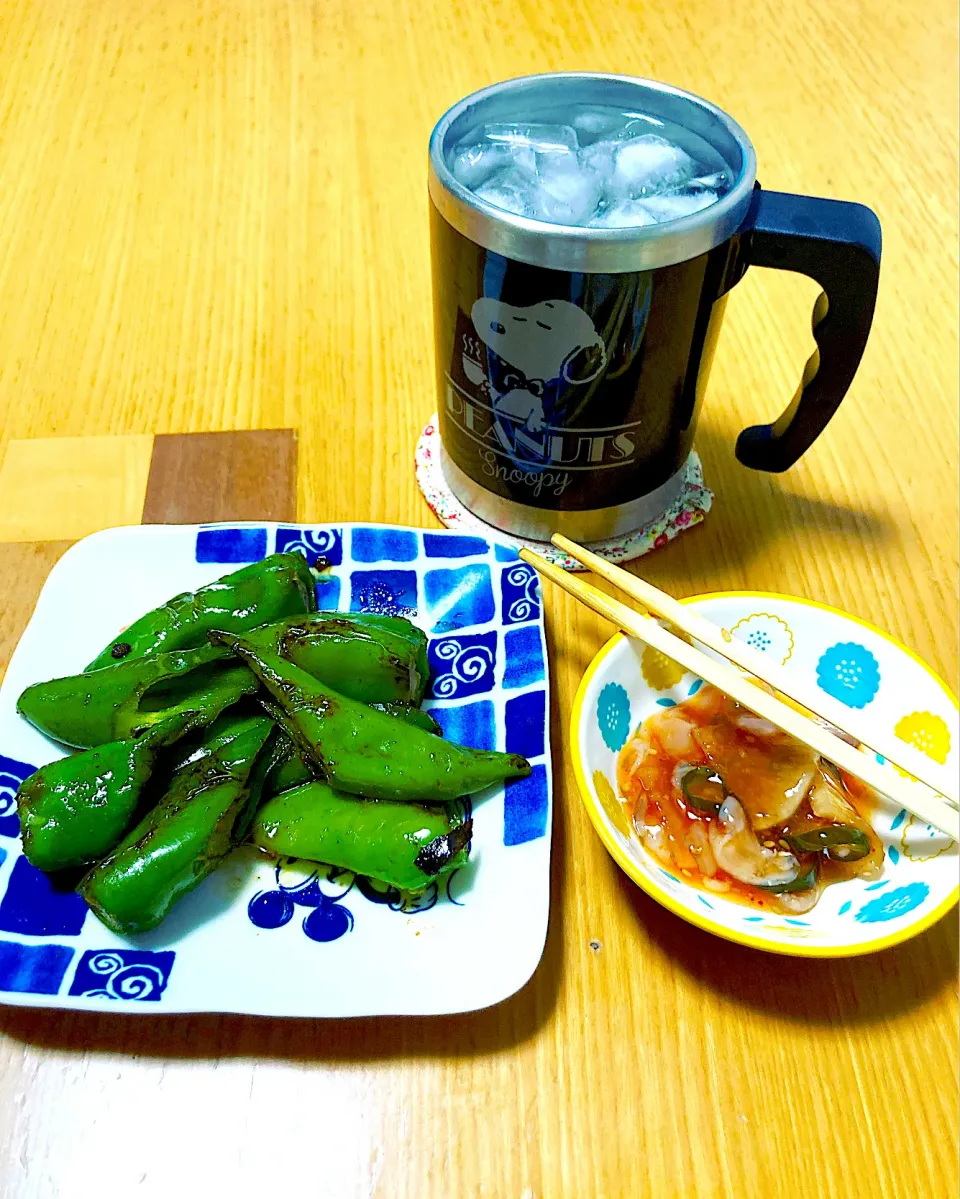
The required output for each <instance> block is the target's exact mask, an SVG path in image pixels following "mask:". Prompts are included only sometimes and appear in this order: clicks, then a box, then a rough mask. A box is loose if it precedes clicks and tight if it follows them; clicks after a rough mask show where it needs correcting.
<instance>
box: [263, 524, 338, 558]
mask: <svg viewBox="0 0 960 1199" xmlns="http://www.w3.org/2000/svg"><path fill="white" fill-rule="evenodd" d="M276 549H277V552H278V553H290V551H291V550H298V551H299V552H300V553H301V554H303V556H304V557H305V558H306V559H307V561H308V562H309V563H310V565H311V566H313V565H314V563H315V562H316V560H317V559H318V558H326V559H327V561H328V562H330V563H331V565H338V564H339V563H340V562H341V561H342V560H343V534H342V533H341V531H340V530H339V529H312V530H310V529H277V539H276Z"/></svg>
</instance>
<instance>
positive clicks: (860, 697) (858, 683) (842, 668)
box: [817, 641, 880, 708]
mask: <svg viewBox="0 0 960 1199" xmlns="http://www.w3.org/2000/svg"><path fill="white" fill-rule="evenodd" d="M817 682H818V683H819V684H820V687H821V688H822V690H824V691H826V693H827V695H832V696H833V698H834V699H838V700H840V702H841V703H844V704H846V705H847V707H848V708H865V707H866V706H867V704H869V703H870V702H871V700H872V699H873V698H874V696H875V695H876V694H877V692H878V691H879V690H880V666H879V664H878V663H877V659H876V658H875V657H874V656H873V654H871V652H870V651H869V650H868V649H867V647H866V646H865V645H859V644H858V643H857V642H856V641H840V642H838V643H837V644H836V645H831V646H830V648H829V649H828V650H827V651H826V652H825V653H824V654H823V655H822V657H821V658H820V661H819V662H818V663H817Z"/></svg>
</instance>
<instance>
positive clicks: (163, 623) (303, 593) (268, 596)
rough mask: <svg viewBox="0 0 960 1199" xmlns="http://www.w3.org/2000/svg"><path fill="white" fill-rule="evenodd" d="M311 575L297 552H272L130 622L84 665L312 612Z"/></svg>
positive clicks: (106, 663)
mask: <svg viewBox="0 0 960 1199" xmlns="http://www.w3.org/2000/svg"><path fill="white" fill-rule="evenodd" d="M316 606H317V599H316V589H315V586H314V581H313V576H312V575H311V573H310V568H309V566H308V565H307V560H306V558H304V557H303V555H302V554H297V553H289V554H271V555H270V557H268V558H264V559H263V560H262V561H260V562H253V563H251V564H250V565H249V566H244V567H243V568H242V569H241V570H236V571H234V572H233V573H232V574H228V575H224V576H223V578H221V579H218V580H217V581H216V582H215V583H209V584H208V585H207V586H206V587H200V588H198V590H196V591H185V592H184V593H183V594H182V595H176V596H174V597H173V599H170V600H168V601H167V602H166V603H165V604H161V606H160V607H159V608H154V609H153V611H151V612H148V613H147V614H146V615H145V616H141V617H140V619H139V620H136V621H134V623H133V624H132V625H130V627H129V628H127V629H125V630H124V631H123V634H122V635H121V636H119V637H117V638H115V639H114V640H113V641H111V642H110V644H109V645H108V646H106V648H105V649H104V650H103V651H102V653H100V654H98V655H97V657H96V658H94V660H93V661H92V662H91V663H90V665H89V666H88V667H87V669H88V670H97V669H99V668H100V667H101V666H110V665H112V664H113V663H114V662H117V661H121V660H123V659H127V658H143V657H145V656H146V655H148V654H157V653H160V652H162V651H165V650H175V649H193V648H195V647H196V646H199V645H204V644H205V643H206V636H207V630H208V629H230V630H231V631H233V632H245V631H246V630H247V629H253V628H256V627H257V626H258V625H263V624H268V623H269V622H270V621H275V620H280V619H282V618H283V617H285V616H295V615H298V614H302V613H304V612H313V611H315V610H316Z"/></svg>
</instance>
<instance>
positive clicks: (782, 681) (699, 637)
mask: <svg viewBox="0 0 960 1199" xmlns="http://www.w3.org/2000/svg"><path fill="white" fill-rule="evenodd" d="M553 543H554V545H556V546H557V547H558V549H562V550H563V551H564V552H565V553H567V554H569V555H570V556H571V557H572V558H575V559H576V560H577V561H578V562H582V563H583V565H584V566H587V567H589V568H590V569H591V570H592V571H593V572H594V574H597V575H599V576H600V577H601V578H603V579H606V580H607V581H608V582H611V583H613V584H614V585H615V586H616V587H618V588H619V589H620V590H621V591H623V592H625V593H626V594H627V595H629V596H630V597H631V598H632V599H634V600H637V601H639V602H640V603H641V604H643V605H644V611H643V612H638V611H637V610H636V609H634V608H631V607H628V606H627V605H626V604H624V603H622V602H621V601H620V600H616V599H612V598H611V597H610V596H608V595H606V594H604V592H602V591H600V590H598V589H597V588H596V587H593V586H591V584H589V583H587V582H586V581H585V580H583V579H580V578H578V577H577V576H576V575H572V574H568V573H567V572H566V571H565V570H563V569H561V568H560V567H559V566H554V565H553V564H552V563H550V562H548V561H547V560H546V559H545V558H542V557H541V556H540V555H539V554H537V553H534V552H533V551H532V550H528V549H521V550H520V557H521V558H523V560H524V561H525V562H528V563H529V564H530V565H531V566H533V567H534V568H535V569H536V570H538V571H539V572H540V574H542V575H544V576H545V577H546V578H548V579H550V580H551V582H553V583H556V584H557V586H558V587H561V588H563V590H564V591H566V592H568V593H569V594H570V595H572V596H573V597H574V598H575V599H578V600H580V602H581V603H583V604H585V605H586V606H587V607H588V608H591V609H592V610H593V611H594V612H597V613H599V614H600V615H601V616H605V617H606V618H607V619H608V620H610V621H612V622H613V623H614V624H615V625H617V626H618V627H619V628H620V629H622V630H623V631H624V632H625V633H629V634H631V635H632V636H634V637H638V638H639V639H640V640H641V641H643V642H645V643H646V644H647V645H651V646H653V647H654V649H657V650H660V652H661V653H663V654H665V655H666V656H667V657H668V658H672V659H673V660H674V661H675V662H678V663H679V664H680V665H681V666H684V667H686V669H687V670H690V671H692V672H693V673H694V674H696V675H698V676H699V677H700V678H702V679H704V680H706V682H708V683H713V684H714V686H716V687H719V688H720V690H721V691H724V692H726V694H727V695H729V696H731V697H732V698H733V699H735V700H737V701H738V702H739V703H742V704H744V705H745V706H746V707H748V708H749V709H750V710H751V711H753V712H756V713H757V714H758V715H759V716H763V717H765V718H766V719H767V720H769V721H771V722H772V723H773V724H775V725H777V727H778V728H780V729H783V731H784V732H786V733H790V734H791V736H793V737H796V738H797V739H798V740H799V741H802V742H803V743H804V744H806V745H809V746H810V747H811V748H812V749H815V750H816V751H817V753H820V754H823V756H824V757H825V758H828V759H829V760H830V761H831V762H834V763H835V764H836V765H837V766H839V767H840V768H841V769H842V770H848V771H849V772H850V773H851V774H852V775H854V776H855V777H857V778H859V779H862V780H863V781H864V782H865V783H867V784H869V786H871V787H873V788H875V789H876V790H877V791H879V792H881V794H883V795H886V796H887V797H888V798H889V799H891V800H893V802H894V803H898V804H899V805H900V806H901V807H902V808H905V809H906V810H907V811H908V812H911V813H912V814H913V815H914V816H916V817H917V818H918V819H920V820H923V821H924V822H925V823H926V824H929V825H931V826H932V827H933V828H936V829H939V830H940V831H941V832H943V833H945V834H946V835H947V836H948V837H951V838H953V840H955V841H957V840H960V814H958V807H960V804H958V800H957V797H956V796H955V795H953V794H951V793H949V792H947V791H945V789H944V785H943V783H942V782H940V781H939V780H937V781H932V780H931V776H930V773H929V767H928V765H927V764H926V761H925V759H923V755H921V754H920V753H919V751H917V750H915V749H914V748H913V747H912V746H909V745H907V744H906V742H903V743H900V742H899V741H898V742H893V741H892V740H891V739H890V738H888V737H885V736H883V735H882V734H881V733H880V732H878V731H877V730H876V729H872V728H870V727H869V725H868V724H867V723H865V722H864V720H863V718H862V717H859V718H858V717H854V718H853V719H852V720H851V713H850V711H849V710H848V709H847V708H846V707H845V706H844V705H842V704H840V703H839V701H837V700H834V699H832V698H831V697H830V696H828V695H826V693H821V692H820V691H819V689H818V691H817V693H816V694H815V695H814V694H808V690H809V689H808V688H806V687H805V686H804V685H803V684H802V683H801V682H800V681H799V680H798V679H797V678H796V676H795V675H794V674H793V673H792V672H791V671H788V670H785V669H784V668H783V667H782V666H781V665H780V664H779V663H777V662H772V661H771V660H770V659H768V658H767V657H766V656H765V655H764V654H763V653H761V652H760V651H759V650H755V649H753V648H752V647H751V646H749V645H746V644H745V643H744V642H742V641H739V640H737V639H736V638H731V637H730V635H729V634H726V636H725V635H724V631H723V630H722V629H721V628H719V627H718V626H717V625H715V624H714V623H713V622H712V621H710V620H707V619H706V617H704V616H702V615H700V614H699V613H698V612H696V611H694V610H693V609H692V608H690V607H688V606H687V605H685V604H681V603H679V602H678V601H677V600H675V599H673V597H672V596H669V595H667V594H666V593H665V592H663V591H660V590H659V589H658V588H656V587H654V586H653V585H652V584H650V583H646V582H644V581H643V580H642V579H638V578H637V577H636V576H635V575H632V574H630V573H629V572H628V571H625V570H623V569H622V568H621V567H619V566H614V565H613V564H612V563H610V562H608V561H607V560H606V559H605V558H600V557H598V556H597V555H596V554H594V553H591V551H590V550H586V549H584V548H583V547H582V546H580V545H577V544H576V542H573V541H570V540H569V538H567V537H564V536H562V534H560V533H557V534H556V535H555V536H554V538H553ZM648 612H653V613H656V615H657V616H659V617H661V618H662V619H664V620H666V621H669V623H670V624H671V625H672V626H673V627H675V628H677V629H679V630H681V631H682V632H684V633H687V634H688V635H689V636H690V637H692V638H694V639H695V640H696V641H698V642H700V644H701V645H704V646H707V647H708V648H709V649H712V650H713V651H714V652H715V653H718V654H720V655H721V657H722V658H723V659H724V660H723V661H721V662H718V661H716V660H715V659H714V658H712V657H710V656H709V655H708V654H706V653H704V652H703V650H702V649H700V648H699V647H698V646H695V645H690V644H688V643H687V642H686V641H684V640H682V639H681V638H680V637H678V636H677V635H676V634H675V633H673V632H671V631H669V630H668V629H665V628H664V627H663V626H662V625H661V624H660V623H659V621H658V620H656V619H655V618H654V617H653V616H651V615H649V614H648ZM728 638H729V639H728ZM737 666H739V667H741V668H742V669H743V670H745V671H747V672H748V674H742V673H741V671H740V670H737V669H736V667H737ZM750 676H753V677H750ZM757 680H761V681H763V682H765V683H767V684H768V685H769V686H771V687H773V688H774V689H775V690H776V691H777V692H779V693H780V694H782V695H784V696H786V697H788V698H789V699H791V700H793V701H794V703H796V704H799V705H800V706H801V707H802V708H803V709H805V711H804V712H799V711H797V710H796V708H794V707H791V706H790V705H789V704H787V703H785V702H784V701H783V700H782V699H780V698H778V696H776V695H771V694H769V692H767V691H765V690H763V689H762V688H761V687H758V686H757ZM811 714H812V715H811ZM817 716H819V717H820V718H821V719H822V720H825V721H828V722H829V723H830V724H831V725H832V726H833V727H834V728H835V729H837V731H838V732H840V733H842V734H846V735H847V736H848V737H852V738H854V739H855V740H856V741H858V742H859V743H860V744H861V745H862V746H864V747H866V749H867V750H868V751H870V752H864V750H863V749H858V748H856V747H855V746H853V745H851V744H849V743H848V742H847V741H845V740H843V739H842V738H841V737H840V736H837V735H836V734H835V733H833V732H831V730H830V729H829V728H825V727H824V726H823V725H822V724H820V723H818V722H817V720H816V719H815V717H817ZM854 726H856V727H854ZM877 754H880V755H882V756H883V757H884V758H886V759H887V760H888V761H889V762H891V763H893V764H894V765H896V766H899V767H900V768H901V769H902V770H906V771H908V772H909V773H910V774H911V775H912V776H913V777H912V778H909V779H903V778H898V777H897V776H896V775H894V774H893V772H892V771H889V770H886V769H884V767H883V766H882V765H881V764H880V763H879V762H878V761H877V758H876V755H877Z"/></svg>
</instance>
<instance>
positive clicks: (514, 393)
mask: <svg viewBox="0 0 960 1199" xmlns="http://www.w3.org/2000/svg"><path fill="white" fill-rule="evenodd" d="M470 316H471V319H472V321H473V327H474V328H475V329H476V331H477V336H478V337H479V338H480V340H481V341H482V342H483V343H484V344H485V345H486V346H487V347H488V348H489V349H491V350H493V352H494V353H495V354H496V355H497V357H498V358H500V359H501V360H502V362H504V363H505V364H506V365H507V366H508V367H512V368H513V369H512V371H508V372H507V373H506V374H505V375H504V376H503V379H502V381H500V385H499V386H498V385H497V384H496V383H495V382H494V381H493V380H490V388H491V394H492V395H493V407H494V411H495V412H496V413H497V414H498V416H502V417H506V418H507V419H508V420H510V421H511V422H516V423H517V424H520V425H522V426H523V427H524V428H525V429H527V430H528V431H529V432H531V433H539V432H541V431H542V430H543V429H544V427H545V426H547V425H550V424H551V423H552V421H551V417H552V416H553V415H554V414H553V413H551V412H550V411H548V410H547V411H545V408H544V398H545V397H546V395H547V392H548V388H549V387H550V384H554V385H555V386H554V389H553V390H554V391H555V389H556V385H557V384H562V383H569V384H580V383H589V382H590V381H591V380H592V379H595V378H596V377H597V375H599V373H600V372H601V371H602V370H603V368H604V366H605V365H606V360H607V354H606V347H605V346H604V344H603V340H602V338H601V337H600V335H599V334H598V333H597V330H596V328H595V327H594V324H593V321H592V320H591V319H590V317H589V316H588V315H587V314H586V313H585V312H584V311H583V309H582V308H578V307H577V306H576V304H571V303H570V302H569V301H567V300H541V301H540V303H539V304H532V305H531V306H530V307H528V308H517V307H514V306H513V305H512V304H505V303H504V302H503V301H502V300H494V299H488V298H487V297H482V298H481V299H479V300H477V301H476V302H475V303H474V305H473V308H472V310H471V313H470ZM578 367H580V368H583V367H585V368H586V370H585V373H580V372H578V369H577V368H578Z"/></svg>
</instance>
